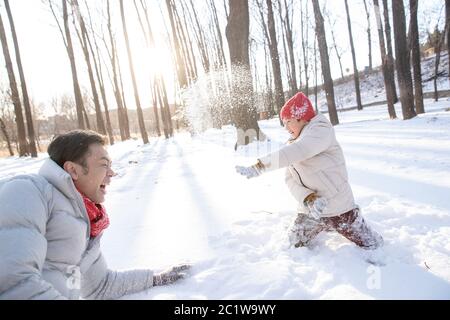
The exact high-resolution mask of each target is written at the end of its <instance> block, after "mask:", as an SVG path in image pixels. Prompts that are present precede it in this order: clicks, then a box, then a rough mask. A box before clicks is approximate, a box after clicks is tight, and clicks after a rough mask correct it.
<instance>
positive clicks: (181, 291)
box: [103, 104, 450, 299]
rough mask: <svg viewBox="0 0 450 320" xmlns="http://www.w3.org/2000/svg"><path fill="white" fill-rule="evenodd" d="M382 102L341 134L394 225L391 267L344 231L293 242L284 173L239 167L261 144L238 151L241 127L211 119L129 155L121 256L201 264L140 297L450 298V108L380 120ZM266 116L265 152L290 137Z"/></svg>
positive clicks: (370, 212)
mask: <svg viewBox="0 0 450 320" xmlns="http://www.w3.org/2000/svg"><path fill="white" fill-rule="evenodd" d="M436 108H437V109H438V110H439V109H442V104H438V105H436ZM381 112H384V110H383V109H377V108H374V109H370V110H368V111H365V112H364V114H361V113H353V115H352V113H346V114H343V116H342V122H343V123H345V124H343V125H341V126H339V127H337V135H338V139H339V140H340V141H341V143H342V146H343V148H344V152H345V154H346V157H347V162H348V166H349V174H350V180H351V183H352V186H353V188H354V192H355V196H356V198H357V201H358V203H359V204H360V205H361V207H362V208H363V212H364V214H365V217H366V218H367V219H368V220H369V221H370V223H371V224H372V225H373V226H374V227H375V228H376V229H377V230H379V231H380V232H381V233H382V234H383V235H384V236H385V239H386V242H387V244H386V246H385V248H384V249H383V251H382V253H381V256H382V261H383V262H384V263H385V265H384V266H382V267H380V268H378V269H376V268H375V269H374V267H373V266H371V265H369V264H368V263H367V262H366V261H365V260H364V257H365V253H364V252H362V251H361V250H360V249H358V248H356V247H354V246H353V245H352V244H350V243H349V242H348V241H346V240H344V239H342V238H341V237H339V236H338V235H335V234H322V235H320V236H319V243H320V244H319V246H318V247H317V248H315V249H313V250H309V249H292V248H288V246H287V242H286V239H285V232H286V229H287V227H288V226H289V223H290V222H291V219H292V218H293V217H294V216H295V202H294V201H293V200H292V199H291V197H290V195H289V194H288V192H287V189H286V188H285V186H284V185H283V172H274V173H270V174H267V175H266V176H263V177H260V178H258V179H254V180H246V179H243V178H241V177H238V176H237V175H236V174H235V173H234V169H233V168H234V165H235V164H237V163H251V162H252V161H253V160H254V159H255V156H256V154H257V150H254V148H255V146H252V147H250V148H248V149H245V150H241V151H240V153H238V154H235V153H234V152H233V151H232V145H233V141H234V131H233V130H232V129H231V128H228V129H224V130H222V131H218V130H210V131H208V133H206V134H204V135H202V136H198V137H195V138H193V139H191V138H190V137H188V136H187V135H178V136H177V137H175V138H174V139H171V140H169V141H164V140H159V141H157V142H153V144H152V145H150V146H146V147H141V148H138V151H136V152H133V153H130V154H128V155H127V156H126V157H124V158H123V159H122V160H121V161H119V164H118V166H119V168H120V169H119V170H118V171H119V173H120V172H121V174H122V175H123V177H122V178H120V179H118V181H117V183H115V184H114V185H113V187H112V188H111V190H110V191H111V195H110V200H109V202H107V204H106V205H107V206H108V207H109V208H111V209H110V211H111V215H112V226H111V228H110V230H109V232H108V233H107V234H106V235H105V238H104V239H105V240H104V245H103V246H104V251H105V255H106V256H107V258H108V261H109V263H110V264H111V266H112V267H115V268H133V267H136V266H141V267H145V266H151V267H152V268H155V269H157V270H160V269H162V268H164V267H167V266H169V265H171V264H174V263H179V262H181V261H190V262H192V263H194V268H193V270H192V276H191V277H190V278H188V279H186V280H185V281H183V282H181V283H179V284H177V285H174V286H170V287H166V288H156V289H153V290H149V291H148V292H146V293H141V294H138V295H133V296H130V298H133V299H155V298H156V299H167V298H169V299H317V298H321V299H327V298H346V299H348V298H355V299H358V298H361V299H367V298H387V299H391V298H394V299H396V298H399V299H402V298H444V299H448V298H450V272H449V270H450V245H449V242H448V239H450V204H449V200H448V199H449V195H450V192H449V190H450V130H449V124H450V114H448V113H440V114H439V115H438V117H436V116H434V115H433V114H431V113H430V114H427V115H425V116H421V117H420V118H419V119H415V120H412V121H410V122H402V121H400V120H397V121H380V115H379V113H381ZM352 116H353V118H351V117H352ZM346 117H350V119H348V120H347V119H346ZM358 117H364V118H365V119H367V120H359V119H358ZM372 117H373V118H374V119H372ZM355 118H356V119H355ZM381 119H382V117H381ZM346 122H347V123H346ZM262 125H263V127H264V130H265V132H266V133H267V134H268V135H269V137H270V138H271V139H272V141H271V144H262V145H260V146H259V147H260V150H259V151H260V153H264V151H265V150H266V148H268V146H269V145H270V146H271V147H272V148H276V146H277V145H278V144H279V143H281V142H282V141H284V140H285V138H286V137H285V133H284V132H283V130H282V129H280V128H279V127H278V126H277V123H276V121H269V122H265V123H264V124H262ZM252 148H253V149H252ZM129 161H136V162H137V163H136V164H132V165H130V164H128V162H129ZM130 201H133V203H132V205H130ZM428 268H429V269H428ZM371 276H376V277H378V276H379V278H373V277H372V278H371ZM373 279H375V282H373V281H374V280H373ZM371 281H372V282H371ZM377 281H379V282H377Z"/></svg>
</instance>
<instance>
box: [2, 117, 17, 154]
mask: <svg viewBox="0 0 450 320" xmlns="http://www.w3.org/2000/svg"><path fill="white" fill-rule="evenodd" d="M0 130H1V131H2V133H3V136H4V137H5V140H6V145H7V146H8V151H9V155H10V156H11V157H12V156H14V151H13V149H12V147H11V139H10V138H9V134H8V131H7V130H6V125H5V122H4V121H3V119H2V118H0Z"/></svg>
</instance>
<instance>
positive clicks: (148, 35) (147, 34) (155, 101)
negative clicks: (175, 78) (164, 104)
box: [134, 0, 168, 139]
mask: <svg viewBox="0 0 450 320" xmlns="http://www.w3.org/2000/svg"><path fill="white" fill-rule="evenodd" d="M134 5H135V7H136V12H137V14H138V16H139V10H138V7H137V5H136V0H134ZM141 7H142V10H143V12H144V15H145V21H146V23H147V30H145V28H144V25H143V23H141V28H142V32H143V33H144V36H145V38H146V39H148V40H147V41H148V43H147V45H148V48H149V49H150V50H154V49H155V43H154V36H153V30H152V27H151V24H150V18H149V14H148V8H147V4H146V3H145V2H144V1H142V0H141ZM139 20H140V18H139ZM152 58H153V57H150V59H152ZM157 81H158V80H157V77H156V75H154V76H153V81H151V82H153V83H151V84H150V86H151V92H152V96H153V99H152V100H153V114H154V117H155V126H156V133H157V135H158V137H160V136H161V129H160V124H159V112H158V101H159V100H158V99H157V97H156V95H157V91H156V90H157V88H158V86H157ZM167 138H168V137H167V135H166V139H167Z"/></svg>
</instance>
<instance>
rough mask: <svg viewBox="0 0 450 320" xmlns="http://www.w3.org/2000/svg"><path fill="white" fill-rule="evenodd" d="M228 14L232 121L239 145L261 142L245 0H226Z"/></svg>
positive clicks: (226, 31) (247, 10)
mask: <svg viewBox="0 0 450 320" xmlns="http://www.w3.org/2000/svg"><path fill="white" fill-rule="evenodd" d="M229 8H230V14H229V16H228V23H227V27H226V30H225V33H226V37H227V40H228V48H229V51H230V61H231V68H232V88H233V89H232V95H231V105H232V106H233V110H232V121H233V123H234V125H235V126H236V129H237V131H238V135H237V136H238V141H237V142H236V145H235V149H236V148H237V146H238V145H247V144H249V143H250V142H252V140H254V139H259V140H263V138H264V135H263V133H262V131H261V130H260V128H259V125H258V121H257V114H256V110H255V108H254V105H253V85H252V75H251V71H250V59H249V52H248V51H249V31H250V30H249V25H250V17H249V8H248V0H229Z"/></svg>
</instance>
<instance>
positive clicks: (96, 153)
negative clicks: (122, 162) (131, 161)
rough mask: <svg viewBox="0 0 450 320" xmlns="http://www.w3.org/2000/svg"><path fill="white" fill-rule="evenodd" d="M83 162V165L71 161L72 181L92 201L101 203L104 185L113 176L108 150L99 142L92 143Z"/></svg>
mask: <svg viewBox="0 0 450 320" xmlns="http://www.w3.org/2000/svg"><path fill="white" fill-rule="evenodd" d="M85 163H86V166H85V167H83V166H82V165H80V164H78V163H73V170H74V172H70V173H71V176H72V179H73V182H74V184H75V186H76V187H77V188H78V190H79V191H81V192H82V193H84V195H86V196H87V197H88V198H89V199H91V200H92V201H93V202H95V203H102V202H104V201H105V195H106V187H107V186H108V185H109V183H110V181H111V177H113V176H114V171H113V170H112V169H111V159H110V158H109V155H108V152H107V151H106V149H105V148H104V147H103V146H102V145H101V144H92V145H90V146H89V152H88V154H87V156H86V161H85Z"/></svg>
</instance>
